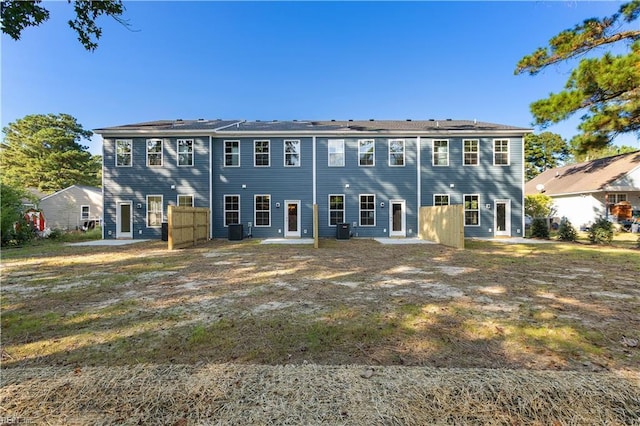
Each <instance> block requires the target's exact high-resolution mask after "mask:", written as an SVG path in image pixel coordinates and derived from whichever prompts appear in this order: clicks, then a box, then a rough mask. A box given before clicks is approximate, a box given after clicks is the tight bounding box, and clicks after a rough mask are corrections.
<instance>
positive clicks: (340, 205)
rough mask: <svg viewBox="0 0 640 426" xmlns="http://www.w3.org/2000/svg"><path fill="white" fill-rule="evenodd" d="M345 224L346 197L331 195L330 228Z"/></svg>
mask: <svg viewBox="0 0 640 426" xmlns="http://www.w3.org/2000/svg"><path fill="white" fill-rule="evenodd" d="M339 223H344V195H343V194H330V195H329V226H336V225H337V224H339Z"/></svg>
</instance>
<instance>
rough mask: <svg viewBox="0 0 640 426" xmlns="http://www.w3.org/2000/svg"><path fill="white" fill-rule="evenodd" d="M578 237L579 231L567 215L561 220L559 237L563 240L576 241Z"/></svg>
mask: <svg viewBox="0 0 640 426" xmlns="http://www.w3.org/2000/svg"><path fill="white" fill-rule="evenodd" d="M577 238H578V232H577V231H576V229H575V228H574V227H573V225H572V224H571V221H569V219H567V218H566V217H563V218H562V219H561V220H560V226H559V227H558V239H559V240H561V241H575V240H576V239H577Z"/></svg>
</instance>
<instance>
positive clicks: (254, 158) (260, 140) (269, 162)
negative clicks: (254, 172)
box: [253, 139, 271, 167]
mask: <svg viewBox="0 0 640 426" xmlns="http://www.w3.org/2000/svg"><path fill="white" fill-rule="evenodd" d="M256 142H266V143H267V162H268V164H267V165H266V166H265V165H264V164H261V165H258V164H256V155H257V154H258V153H257V152H256ZM260 155H264V154H263V153H260ZM253 167H271V141H270V140H269V139H255V140H254V141H253Z"/></svg>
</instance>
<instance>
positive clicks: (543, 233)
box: [531, 217, 549, 239]
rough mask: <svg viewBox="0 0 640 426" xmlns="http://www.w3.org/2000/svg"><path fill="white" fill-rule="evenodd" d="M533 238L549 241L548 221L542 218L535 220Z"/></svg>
mask: <svg viewBox="0 0 640 426" xmlns="http://www.w3.org/2000/svg"><path fill="white" fill-rule="evenodd" d="M531 236H532V237H533V238H544V239H549V227H548V226H547V220H546V219H544V218H541V217H536V218H535V219H533V221H532V222H531Z"/></svg>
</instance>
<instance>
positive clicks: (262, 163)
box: [253, 140, 269, 167]
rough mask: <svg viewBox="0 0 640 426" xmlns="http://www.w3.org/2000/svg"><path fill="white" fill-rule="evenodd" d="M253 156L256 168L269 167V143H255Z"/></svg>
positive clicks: (266, 141)
mask: <svg viewBox="0 0 640 426" xmlns="http://www.w3.org/2000/svg"><path fill="white" fill-rule="evenodd" d="M253 156H254V163H253V165H254V166H255V167H269V141H268V140H260V141H253Z"/></svg>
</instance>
